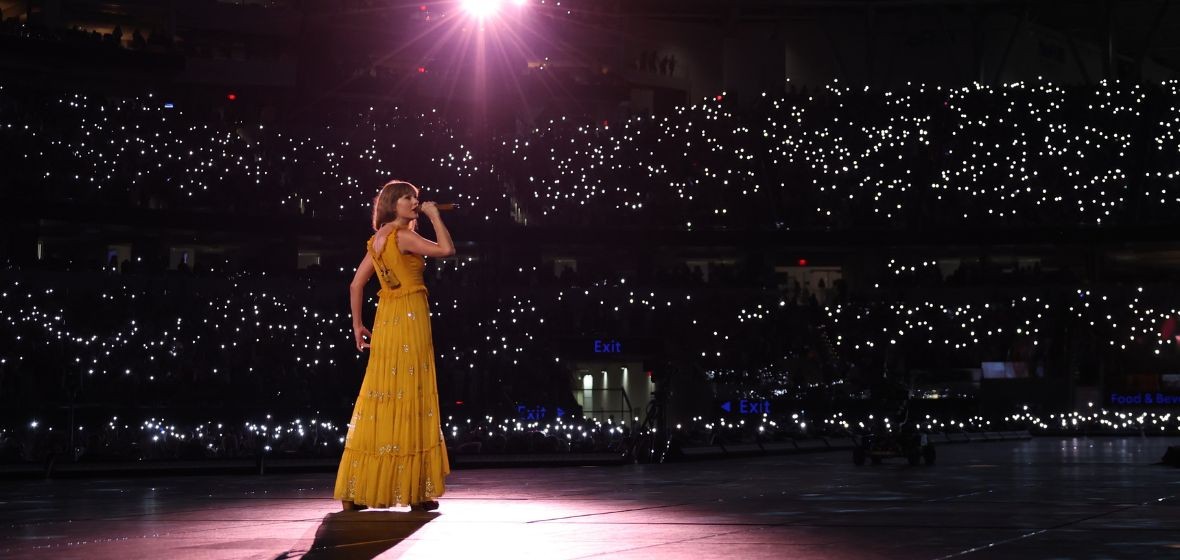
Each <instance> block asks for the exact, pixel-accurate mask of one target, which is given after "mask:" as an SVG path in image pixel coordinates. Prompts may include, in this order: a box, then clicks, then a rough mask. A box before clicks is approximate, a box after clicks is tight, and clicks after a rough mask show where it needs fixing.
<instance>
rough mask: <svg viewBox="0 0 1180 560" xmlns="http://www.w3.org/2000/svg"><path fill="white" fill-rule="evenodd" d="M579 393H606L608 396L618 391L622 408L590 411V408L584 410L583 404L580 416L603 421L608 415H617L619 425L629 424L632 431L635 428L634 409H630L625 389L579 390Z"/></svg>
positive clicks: (629, 400) (629, 401)
mask: <svg viewBox="0 0 1180 560" xmlns="http://www.w3.org/2000/svg"><path fill="white" fill-rule="evenodd" d="M581 391H582V392H583V393H585V392H589V391H594V392H596V393H597V392H602V393H608V394H609V393H613V392H615V391H618V392H619V394H620V395H622V397H623V400H622V406H620V407H619V408H605V409H592V408H586V406H585V403H583V405H582V416H585V417H587V418H598V417H600V416H601V417H602V418H603V419H606V417H607V415H608V414H609V415H613V414H616V413H619V414H620V416H619V418H618V421H619V423H620V424H624V423H626V424H630V425H631V428H632V429H634V428H635V409H634V408H632V406H631V399H630V398H629V397H628V396H627V390H626V389H624V388H622V387H615V388H606V387H604V388H601V389H581Z"/></svg>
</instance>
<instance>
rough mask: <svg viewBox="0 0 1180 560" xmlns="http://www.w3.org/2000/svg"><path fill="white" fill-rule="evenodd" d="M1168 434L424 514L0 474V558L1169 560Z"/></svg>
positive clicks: (239, 488)
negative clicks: (1165, 460)
mask: <svg viewBox="0 0 1180 560" xmlns="http://www.w3.org/2000/svg"><path fill="white" fill-rule="evenodd" d="M1177 443H1180V438H1168V439H1165V438H1149V439H1139V438H1095V439H1080V438H1079V439H1070V438H1037V439H1033V440H1031V441H1024V442H1000V443H977V444H964V445H945V446H942V447H940V448H939V450H938V451H939V457H938V464H937V465H935V466H933V467H925V466H922V467H909V466H907V465H906V464H905V461H903V460H893V461H889V462H886V463H885V464H883V465H880V466H875V467H874V466H864V467H855V466H853V465H852V461H851V453H850V452H843V451H841V452H826V453H814V454H807V455H790V456H776V457H761V458H749V459H721V460H710V461H702V462H690V463H678V464H670V465H635V466H621V467H619V466H616V467H561V468H538V469H520V468H514V469H485V470H464V471H458V472H455V473H454V474H453V475H452V476H451V478H450V479H449V490H448V492H447V495H446V497H444V498H443V499H442V507H441V508H440V509H439V511H438V512H434V513H429V514H425V513H421V514H420V513H409V512H400V511H388V510H385V511H373V510H370V511H364V512H348V513H342V512H340V511H339V509H340V505H339V503H337V502H334V501H332V500H331V499H330V494H331V485H332V482H333V476H332V475H331V474H302V475H289V474H288V475H267V476H172V477H163V478H103V479H66V480H47V481H42V480H32V481H13V480H7V481H2V482H0V504H2V507H0V518H2V524H0V557H2V558H7V559H17V558H22V559H23V558H86V559H94V560H102V559H117V560H147V559H154V558H175V559H190V558H200V559H244V558H251V559H277V558H307V559H321V558H375V557H380V558H443V559H465V558H470V559H480V560H483V559H490V558H511V559H514V560H526V559H527V560H558V559H574V558H607V559H612V560H613V559H638V558H656V559H663V558H668V559H680V558H691V559H693V560H704V559H709V558H726V559H731V558H732V559H739V558H740V559H747V558H749V559H764V558H792V559H849V560H852V559H856V560H863V559H871V558H902V559H916V558H917V559H949V558H966V559H975V558H1003V559H1013V558H1037V559H1041V558H1135V559H1142V558H1153V559H1158V558H1180V469H1176V468H1173V467H1165V466H1162V465H1159V464H1157V463H1158V461H1159V459H1160V457H1161V456H1162V455H1163V453H1164V450H1165V448H1166V447H1167V446H1168V445H1176V444H1177Z"/></svg>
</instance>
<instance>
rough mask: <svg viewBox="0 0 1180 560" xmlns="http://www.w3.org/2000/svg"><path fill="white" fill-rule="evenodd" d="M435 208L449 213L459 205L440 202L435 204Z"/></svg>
mask: <svg viewBox="0 0 1180 560" xmlns="http://www.w3.org/2000/svg"><path fill="white" fill-rule="evenodd" d="M434 207H435V208H438V209H439V210H441V211H443V212H448V211H451V210H454V209H455V208H457V205H456V204H455V203H454V202H439V203H437V204H435V205H434Z"/></svg>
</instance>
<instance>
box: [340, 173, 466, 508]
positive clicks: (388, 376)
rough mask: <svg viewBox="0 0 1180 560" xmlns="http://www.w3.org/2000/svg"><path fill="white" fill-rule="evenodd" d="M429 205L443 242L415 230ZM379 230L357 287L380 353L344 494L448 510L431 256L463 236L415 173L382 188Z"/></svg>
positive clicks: (348, 501)
mask: <svg viewBox="0 0 1180 560" xmlns="http://www.w3.org/2000/svg"><path fill="white" fill-rule="evenodd" d="M419 213H421V214H424V215H425V216H426V217H427V218H429V219H430V222H431V223H432V224H433V225H434V231H435V233H436V234H437V237H438V242H437V243H435V242H433V241H429V240H427V239H425V238H423V237H422V236H421V235H418V233H417V232H416V231H414V230H415V226H416V225H417V218H418V215H419ZM373 229H374V230H376V232H377V233H376V234H374V235H373V237H372V238H370V239H369V241H368V243H367V249H368V251H367V254H366V255H365V258H364V260H362V261H361V264H360V266H359V267H357V270H356V275H355V276H354V277H353V279H352V284H351V285H350V286H349V296H350V303H351V308H352V332H353V337H354V338H355V339H356V348H357V351H363V350H364V349H365V348H370V350H371V351H370V354H369V364H368V366H367V367H366V369H365V379H364V381H363V382H361V391H360V395H358V396H357V399H356V406H355V407H354V408H353V411H352V420H351V421H350V422H349V424H348V436H347V437H346V438H345V440H344V456H343V457H342V458H341V459H340V468H339V470H338V471H337V474H336V491H335V494H334V496H335V499H338V500H340V501H341V503H342V504H343V505H344V509H345V510H358V509H365V508H367V507H377V508H383V507H393V506H404V505H409V506H410V507H411V509H413V510H420V511H431V510H434V509H437V508H438V502H437V501H435V500H434V499H435V498H437V497H439V496H441V495H442V494H443V492H444V490H445V489H446V486H445V482H444V479H445V478H446V476H447V475H448V474H449V473H450V466H449V465H448V464H447V448H446V445H445V444H444V443H443V436H442V429H441V427H440V425H439V423H440V419H439V410H438V387H437V385H436V383H435V370H434V343H433V342H432V340H431V333H430V307H429V304H428V303H427V302H426V286H425V285H423V283H422V270H423V268H425V266H426V262H425V259H424V258H423V257H447V256H450V255H453V254H455V244H454V242H453V241H451V234H450V232H448V231H447V227H446V225H444V224H443V221H442V219H441V218H440V217H439V214H438V208H437V207H436V205H435V203H433V202H423V203H421V204H419V202H418V188H417V187H415V186H414V185H411V184H410V183H407V182H405V181H390V182H388V183H386V184H385V186H383V187H381V192H380V194H378V195H377V197H376V198H374V199H373ZM374 273H376V275H377V279H378V281H380V283H381V291H380V292H379V293H378V303H377V316H376V318H375V319H374V322H373V331H372V333H370V332H369V329H366V328H365V326H364V324H363V323H362V321H361V301H362V299H363V297H364V288H365V284H366V283H368V281H369V278H370V277H371V276H373V275H374ZM366 338H368V339H370V340H371V341H372V342H371V345H370V343H367V342H366V341H365V339H366Z"/></svg>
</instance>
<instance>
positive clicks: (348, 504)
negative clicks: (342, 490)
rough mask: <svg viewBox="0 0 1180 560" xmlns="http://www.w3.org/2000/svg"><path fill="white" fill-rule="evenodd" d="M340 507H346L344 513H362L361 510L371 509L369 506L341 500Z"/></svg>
mask: <svg viewBox="0 0 1180 560" xmlns="http://www.w3.org/2000/svg"><path fill="white" fill-rule="evenodd" d="M340 505H341V506H344V511H361V510H366V509H369V506H366V505H362V504H358V503H355V502H350V501H348V500H341V501H340Z"/></svg>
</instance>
